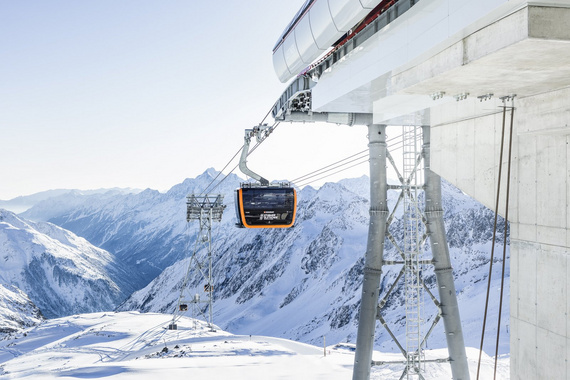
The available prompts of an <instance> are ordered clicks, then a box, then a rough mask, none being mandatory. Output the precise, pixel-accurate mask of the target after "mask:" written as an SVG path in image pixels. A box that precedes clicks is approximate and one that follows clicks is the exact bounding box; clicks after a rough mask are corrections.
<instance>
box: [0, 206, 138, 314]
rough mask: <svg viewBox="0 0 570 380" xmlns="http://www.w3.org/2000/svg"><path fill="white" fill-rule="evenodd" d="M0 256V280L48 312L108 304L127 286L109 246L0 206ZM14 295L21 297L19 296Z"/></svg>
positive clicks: (113, 303)
mask: <svg viewBox="0 0 570 380" xmlns="http://www.w3.org/2000/svg"><path fill="white" fill-rule="evenodd" d="M0 262H1V263H2V265H1V266H0V284H3V285H5V286H7V285H13V286H15V287H17V288H18V289H21V291H22V292H24V293H25V294H27V296H29V298H30V299H31V300H32V301H33V303H34V304H35V305H37V306H38V307H39V308H40V310H41V312H42V313H43V315H45V316H46V317H49V318H52V317H57V316H63V315H70V314H74V313H79V312H92V311H100V310H109V309H113V308H114V307H115V306H116V305H117V303H119V302H120V301H121V300H122V299H124V298H125V296H126V295H128V294H129V292H128V289H132V286H131V285H129V284H128V283H125V282H124V278H126V277H127V276H126V275H125V274H126V271H125V270H124V269H123V268H122V267H121V266H120V265H119V264H118V263H117V261H116V260H115V259H114V257H113V256H112V255H111V254H110V253H109V252H107V251H105V250H103V249H100V248H97V247H94V246H93V245H91V244H90V243H89V242H87V240H85V239H83V238H81V237H78V236H76V235H75V234H73V233H71V232H69V231H66V230H64V229H62V228H61V227H58V226H56V225H54V224H51V223H45V222H37V223H36V222H31V221H28V220H25V219H23V218H21V217H19V216H16V215H15V214H14V213H12V212H10V211H6V210H1V209H0ZM119 284H120V285H119ZM120 286H121V287H122V289H123V290H121V289H120ZM8 289H9V290H10V291H11V292H12V293H14V292H17V290H15V288H11V287H8ZM124 290H127V291H124ZM10 297H11V296H10ZM18 297H19V298H20V301H18V302H19V303H22V302H23V301H22V300H23V299H24V298H25V296H24V295H23V294H21V293H18ZM23 297H24V298H23ZM21 301H22V302H21Z"/></svg>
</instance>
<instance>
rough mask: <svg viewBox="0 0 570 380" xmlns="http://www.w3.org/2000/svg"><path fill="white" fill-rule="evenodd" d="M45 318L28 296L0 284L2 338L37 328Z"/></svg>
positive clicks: (13, 287)
mask: <svg viewBox="0 0 570 380" xmlns="http://www.w3.org/2000/svg"><path fill="white" fill-rule="evenodd" d="M43 320H44V317H43V315H42V313H41V311H40V309H38V307H37V306H36V305H35V304H34V303H33V302H32V301H31V300H30V298H29V297H28V295H27V294H25V293H24V292H22V291H21V290H20V289H18V288H17V287H15V286H13V285H2V284H0V336H1V335H2V334H9V333H15V332H18V331H21V330H23V329H25V328H27V327H31V326H35V325H37V324H38V323H40V322H41V321H43Z"/></svg>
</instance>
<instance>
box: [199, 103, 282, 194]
mask: <svg viewBox="0 0 570 380" xmlns="http://www.w3.org/2000/svg"><path fill="white" fill-rule="evenodd" d="M270 112H271V111H270ZM267 115H269V112H268V113H267ZM267 115H265V118H263V120H265V119H266V118H267ZM280 123H281V122H276V123H274V124H273V126H272V127H271V131H272V132H273V131H275V129H277V127H278V126H279V124H280ZM268 136H269V135H265V137H264V138H263V139H262V140H261V141H259V142H257V143H256V144H255V145H254V147H253V148H251V150H250V151H249V153H248V154H247V156H248V157H249V155H250V154H251V153H253V151H254V150H256V149H257V147H259V146H260V145H261V143H263V142H264V141H265V140H266V139H267V137H268ZM242 149H243V146H242V147H241V148H240V149H239V150H238V151H237V152H236V154H234V155H233V157H232V158H231V159H230V160H229V161H228V163H227V164H226V166H224V168H223V169H222V170H221V171H220V172H219V173H218V175H217V176H216V177H215V178H214V179H213V180H212V181H211V182H210V183H209V184H208V186H207V187H206V188H205V189H204V191H202V192H201V193H200V195H201V194H204V193H205V192H206V190H207V189H208V188H209V187H210V186H212V184H213V183H214V181H215V180H216V179H217V178H218V177H219V176H220V175H221V174H222V173H223V171H224V170H225V169H226V168H227V167H228V166H229V164H230V163H231V162H232V161H233V160H234V159H235V158H236V156H237V155H238V154H239V153H240V152H241V151H242ZM238 166H239V163H238V164H237V165H236V166H234V167H233V169H232V170H230V172H229V173H228V174H226V175H225V177H224V178H222V179H221V180H220V182H218V183H217V184H216V186H214V187H213V188H212V189H211V190H210V192H212V191H214V190H215V189H216V188H217V187H218V186H220V184H221V183H222V182H224V181H225V180H226V178H228V176H229V175H230V174H232V173H233V172H234V170H236V169H237V167H238Z"/></svg>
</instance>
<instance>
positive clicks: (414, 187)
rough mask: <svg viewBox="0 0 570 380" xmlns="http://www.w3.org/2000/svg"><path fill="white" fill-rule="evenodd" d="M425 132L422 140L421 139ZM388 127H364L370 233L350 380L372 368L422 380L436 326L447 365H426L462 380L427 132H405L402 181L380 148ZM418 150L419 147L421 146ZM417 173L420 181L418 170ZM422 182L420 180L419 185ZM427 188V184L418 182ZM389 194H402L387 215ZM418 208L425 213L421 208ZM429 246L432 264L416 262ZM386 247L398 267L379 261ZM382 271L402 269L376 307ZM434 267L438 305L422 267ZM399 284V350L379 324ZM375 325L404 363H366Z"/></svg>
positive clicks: (359, 379) (363, 379) (459, 337)
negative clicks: (402, 326) (389, 173)
mask: <svg viewBox="0 0 570 380" xmlns="http://www.w3.org/2000/svg"><path fill="white" fill-rule="evenodd" d="M421 129H423V133H422V131H421ZM385 130H386V126H384V125H369V140H370V144H369V147H370V184H371V188H370V227H369V233H368V247H367V251H366V257H365V264H364V281H363V285H362V301H361V306H360V307H361V309H360V315H359V324H358V335H357V340H356V355H355V362H354V372H353V380H368V379H369V378H370V369H371V366H373V365H384V364H393V363H401V364H402V365H403V368H404V370H403V373H402V376H401V378H400V379H418V380H423V379H424V377H423V375H422V372H423V371H424V370H423V367H424V366H423V363H425V362H426V360H425V358H424V355H423V349H424V347H425V344H426V340H427V338H428V336H429V335H430V334H431V332H432V331H433V329H434V327H435V325H436V324H437V323H438V321H439V320H440V319H441V318H443V322H444V330H445V334H446V339H447V345H448V351H449V357H448V358H442V359H435V360H430V361H436V362H450V364H451V371H452V376H453V379H455V380H468V379H469V369H468V366H467V356H466V353H465V345H464V341H463V332H462V329H461V320H460V316H459V308H458V306H457V298H456V294H455V285H454V283H453V274H452V268H451V262H450V258H449V248H448V246H447V240H446V237H445V227H444V224H443V210H442V203H441V179H440V177H439V176H437V175H436V174H435V173H433V172H432V171H431V170H430V152H429V147H430V139H429V137H430V130H429V127H416V126H405V127H403V133H402V138H403V171H402V174H400V171H399V170H398V168H397V166H396V165H395V162H394V159H393V158H392V156H391V155H390V152H389V151H388V149H387V145H386V134H385ZM422 136H423V145H422V146H421V149H420V145H421V142H422ZM387 161H389V162H390V163H391V164H392V166H393V167H394V170H395V171H396V173H397V175H398V178H399V180H400V185H396V186H388V184H387V177H386V163H387ZM422 161H423V164H424V165H423V166H424V170H423V173H422V171H421V166H422ZM422 174H423V177H425V178H424V180H422V178H421V177H422ZM424 181H425V182H424ZM388 189H397V190H401V193H400V196H399V198H398V200H397V202H396V205H395V206H394V209H393V210H392V212H390V211H389V209H388V204H387V198H388V196H387V191H388ZM422 190H423V200H424V201H425V206H424V207H423V210H422V207H421V203H422V202H421V199H422V194H421V193H422ZM399 206H402V207H403V220H402V228H403V231H402V232H403V234H402V235H403V242H398V241H396V239H395V237H394V235H392V233H391V232H390V230H389V227H390V224H391V222H392V221H393V220H394V217H395V213H396V209H397V208H398V207H399ZM428 237H429V239H430V244H431V250H432V254H433V258H432V259H431V260H426V259H423V258H422V252H423V247H424V245H425V242H426V240H427V238H428ZM385 239H388V240H389V241H390V242H392V244H393V245H394V246H395V247H396V250H397V252H398V254H399V257H400V259H398V260H385V259H384V241H385ZM384 265H401V266H402V269H401V271H400V273H399V275H398V276H397V278H396V280H395V281H394V283H393V284H392V285H391V286H390V287H389V288H388V290H387V292H386V293H385V294H384V295H383V297H382V299H381V300H379V296H380V294H379V291H380V290H379V286H380V277H381V274H382V267H383V266H384ZM427 265H433V266H434V271H435V276H436V279H437V286H438V290H439V297H440V299H439V300H437V298H436V297H435V296H434V295H433V294H432V293H431V291H430V290H429V288H428V287H427V286H426V285H425V283H424V280H423V278H422V273H423V272H424V267H425V266H427ZM402 280H403V284H404V286H403V288H404V298H405V308H406V309H405V313H406V331H405V338H406V341H405V343H401V342H399V341H398V339H397V338H396V336H395V334H394V333H393V332H392V331H391V329H390V327H389V323H388V322H387V321H386V320H384V318H383V316H382V309H383V307H384V306H385V305H386V302H387V300H388V297H389V296H390V295H391V294H392V292H393V291H394V290H395V289H396V288H397V285H398V283H400V282H401V281H402ZM425 294H427V295H428V296H429V298H430V299H431V300H432V302H433V303H434V304H435V306H436V309H437V315H436V316H435V317H434V318H433V321H432V323H431V326H430V327H429V329H428V330H427V332H424V329H423V325H424V321H425V317H424V316H423V313H424V303H423V299H424V295H425ZM377 320H378V321H379V322H380V323H381V324H382V325H383V326H384V328H385V329H386V330H387V332H388V333H389V335H390V336H391V337H392V339H393V340H394V342H395V343H396V345H397V346H398V348H399V349H400V351H401V352H402V354H403V356H404V359H403V360H401V361H398V362H382V361H372V351H373V347H374V331H375V325H376V321H377Z"/></svg>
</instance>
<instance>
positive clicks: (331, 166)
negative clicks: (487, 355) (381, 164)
mask: <svg viewBox="0 0 570 380" xmlns="http://www.w3.org/2000/svg"><path fill="white" fill-rule="evenodd" d="M401 137H402V136H401V135H399V136H396V137H393V138H391V139H389V140H388V141H387V142H390V141H394V140H398V141H396V142H395V143H394V144H392V145H391V147H392V146H394V145H398V144H401ZM397 149H398V148H397ZM360 155H362V156H360ZM356 156H360V157H358V158H355V159H353V160H350V159H351V158H353V157H356ZM363 158H366V159H368V149H366V150H363V151H360V152H358V153H354V154H352V155H350V156H348V157H345V158H343V159H342V160H339V161H336V162H334V163H332V164H329V165H326V166H324V167H322V168H320V169H317V170H313V171H312V172H310V173H307V174H305V175H302V176H300V177H298V178H295V179H294V180H292V181H291V182H294V183H295V182H300V183H302V184H301V185H297V186H299V187H301V186H304V185H306V184H309V183H313V182H315V181H318V180H319V179H324V178H327V177H330V176H331V175H333V174H336V173H339V172H342V171H344V170H346V169H349V168H352V167H354V166H357V165H360V164H362V163H364V162H366V161H363V162H360V163H358V164H355V165H352V166H350V167H349V168H345V169H342V170H339V171H336V172H334V173H332V174H329V175H326V176H323V177H321V178H319V179H316V180H313V181H309V182H306V181H307V180H308V179H310V178H314V177H317V176H320V175H322V174H324V173H327V172H329V171H331V170H334V169H338V168H340V167H342V166H345V165H348V164H350V163H352V162H354V161H357V160H359V159H363ZM347 160H350V161H348V162H345V161H347ZM335 165H336V166H335Z"/></svg>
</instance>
